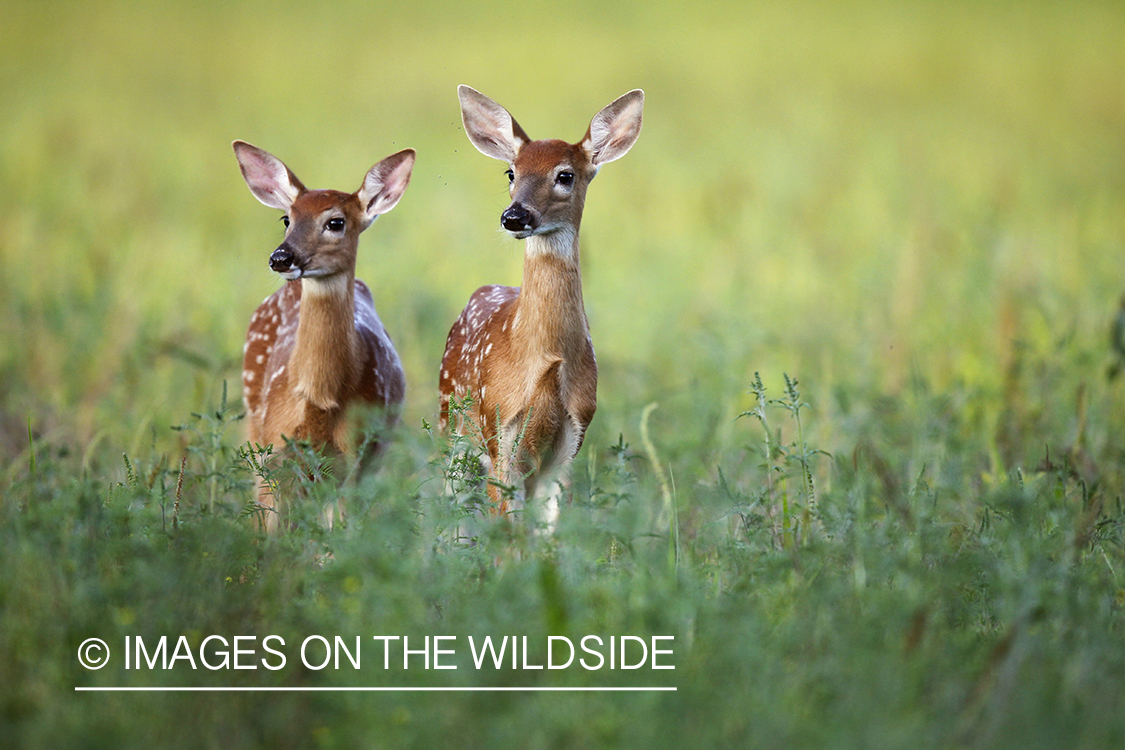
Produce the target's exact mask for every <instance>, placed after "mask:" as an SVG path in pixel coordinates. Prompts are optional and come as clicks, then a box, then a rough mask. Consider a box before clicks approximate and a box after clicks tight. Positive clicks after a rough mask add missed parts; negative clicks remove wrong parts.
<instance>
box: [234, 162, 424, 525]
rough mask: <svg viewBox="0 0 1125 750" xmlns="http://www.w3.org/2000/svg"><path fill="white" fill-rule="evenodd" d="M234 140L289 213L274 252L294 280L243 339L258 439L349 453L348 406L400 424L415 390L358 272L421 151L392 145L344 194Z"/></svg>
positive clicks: (249, 177)
mask: <svg viewBox="0 0 1125 750" xmlns="http://www.w3.org/2000/svg"><path fill="white" fill-rule="evenodd" d="M233 145H234V153H235V156H236V157H238V165H239V167H240V168H241V169H242V176H243V177H244V178H245V180H246V184H247V185H248V186H249V187H250V192H251V193H253V194H254V197H255V198H257V199H258V200H259V201H261V202H262V203H264V204H265V205H267V206H269V207H270V208H276V209H278V210H280V211H283V212H284V216H283V217H282V221H284V223H285V239H284V240H283V241H282V243H281V244H280V245H279V246H278V247H277V249H276V250H274V251H273V253H272V254H271V255H270V260H269V262H270V268H272V269H273V270H274V271H276V272H277V273H279V274H280V275H281V276H282V277H283V278H284V279H286V282H287V283H286V284H285V285H284V286H283V287H281V289H279V290H277V291H276V292H275V293H274V294H273V295H271V296H269V297H267V298H266V300H265V301H264V302H262V304H261V305H259V307H258V309H257V311H255V312H254V315H253V317H252V318H251V319H250V329H249V330H248V331H247V334H246V345H245V346H244V347H243V350H244V353H243V361H242V395H243V400H244V402H245V405H246V411H247V438H248V439H249V440H250V442H251V443H255V444H258V445H261V446H266V445H270V444H272V445H273V446H274V447H275V448H279V447H281V446H282V445H283V444H284V441H285V439H289V440H298V441H308V442H310V443H311V444H313V445H314V446H316V447H317V448H324V449H326V450H327V451H329V452H337V453H342V454H348V453H349V452H352V451H354V450H356V449H357V448H358V447H359V441H358V439H357V436H356V434H355V432H356V428H355V426H354V425H353V424H352V423H351V420H349V419H348V416H347V412H348V409H349V407H351V406H356V405H361V404H362V405H371V406H375V407H380V408H382V409H384V410H385V412H386V419H387V421H388V423H393V422H394V421H395V419H397V406H398V405H399V404H401V403H402V400H403V396H404V394H405V391H406V376H405V374H404V373H403V370H402V363H401V362H400V361H399V357H398V353H397V352H396V351H395V348H394V345H393V344H392V343H391V339H390V337H389V336H388V335H387V331H386V329H384V328H383V324H382V322H381V321H380V320H379V316H378V315H377V314H376V312H375V303H374V301H373V300H372V298H371V292H370V290H369V289H368V288H367V285H366V284H364V283H363V282H362V281H360V280H359V279H357V278H356V277H355V261H356V249H357V248H358V246H359V235H360V233H361V232H363V230H365V229H367V227H369V226H371V223H372V222H373V221H374V220H375V218H376V217H378V216H379V215H380V214H384V213H386V212H387V211H390V210H391V209H392V208H394V207H395V204H397V203H398V201H399V199H400V198H401V197H402V194H403V192H404V191H405V190H406V186H407V184H408V183H409V182H410V172H411V170H412V169H413V167H414V151H413V149H406V150H404V151H399V152H398V153H397V154H392V155H391V156H388V157H387V158H386V159H383V160H382V161H381V162H379V163H378V164H376V165H375V166H374V167H372V168H371V169H370V171H368V173H367V175H366V176H365V177H364V178H363V184H362V185H361V186H360V188H359V190H357V191H356V192H354V193H344V192H340V191H337V190H308V189H306V188H305V186H304V185H303V184H301V181H300V180H298V179H297V176H296V175H294V174H293V172H291V171H290V170H289V168H288V167H286V166H285V164H283V163H282V162H281V160H280V159H278V158H276V157H275V156H273V155H271V154H269V153H267V152H266V151H263V150H262V149H260V148H257V147H255V146H251V145H250V144H249V143H245V142H243V141H235V142H234V144H233ZM259 502H260V503H261V505H262V506H264V507H263V513H264V516H265V518H264V519H263V521H264V524H265V526H266V528H267V530H270V531H273V530H276V529H277V528H278V523H279V518H278V512H277V510H278V509H277V505H276V499H275V497H274V494H273V492H272V489H271V488H270V487H266V486H263V487H262V488H261V491H260V499H259ZM329 523H331V518H330V517H329Z"/></svg>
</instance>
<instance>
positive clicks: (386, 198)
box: [356, 148, 415, 221]
mask: <svg viewBox="0 0 1125 750" xmlns="http://www.w3.org/2000/svg"><path fill="white" fill-rule="evenodd" d="M414 157H415V152H414V149H412V148H408V149H404V150H402V151H399V152H398V153H397V154H391V155H390V156H388V157H387V158H386V159H383V161H381V162H379V163H378V164H376V165H375V166H373V167H372V168H371V169H370V170H369V171H368V172H367V175H366V176H365V177H364V178H363V186H362V187H361V188H360V189H359V192H358V193H356V195H357V196H358V197H359V201H360V203H361V204H363V211H364V213H366V214H367V218H368V220H369V221H374V220H375V217H377V216H379V215H380V214H385V213H387V212H388V211H390V210H391V209H392V208H394V207H395V205H396V204H397V203H398V201H399V198H401V197H402V194H403V193H405V192H406V186H407V185H409V184H410V173H411V171H412V170H413V169H414Z"/></svg>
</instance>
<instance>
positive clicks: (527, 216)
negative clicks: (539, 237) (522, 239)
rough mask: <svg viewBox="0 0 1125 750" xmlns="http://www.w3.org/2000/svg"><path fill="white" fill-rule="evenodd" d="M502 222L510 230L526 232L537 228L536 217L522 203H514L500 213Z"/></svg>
mask: <svg viewBox="0 0 1125 750" xmlns="http://www.w3.org/2000/svg"><path fill="white" fill-rule="evenodd" d="M500 224H501V225H502V226H503V227H504V228H505V229H507V230H508V231H509V232H526V231H527V230H529V229H534V228H535V226H534V224H535V217H534V216H533V215H532V213H531V212H530V211H528V210H527V209H526V208H524V206H523V204H522V203H513V204H512V205H510V206H508V207H507V208H506V209H504V213H502V214H500Z"/></svg>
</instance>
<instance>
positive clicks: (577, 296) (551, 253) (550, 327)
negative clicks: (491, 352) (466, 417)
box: [513, 232, 589, 360]
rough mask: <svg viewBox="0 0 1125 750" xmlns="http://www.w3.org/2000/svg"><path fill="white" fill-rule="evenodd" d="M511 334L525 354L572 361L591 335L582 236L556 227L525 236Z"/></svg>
mask: <svg viewBox="0 0 1125 750" xmlns="http://www.w3.org/2000/svg"><path fill="white" fill-rule="evenodd" d="M517 305H518V306H517V309H516V316H515V321H514V323H513V329H514V333H515V335H514V336H513V338H514V339H515V340H516V341H520V342H522V344H523V348H524V349H525V353H528V354H533V353H538V354H542V355H544V356H547V357H561V358H562V359H563V360H571V359H574V358H576V357H577V356H578V354H579V353H580V352H581V351H582V348H583V347H585V345H586V339H587V338H588V337H589V326H588V324H587V322H586V309H585V307H584V305H583V303H582V276H581V274H580V269H579V264H578V235H577V234H572V233H567V232H554V233H551V234H549V235H533V236H531V237H529V238H528V239H527V248H526V250H525V253H524V263H523V287H522V288H521V290H520V296H519V300H518V302H517Z"/></svg>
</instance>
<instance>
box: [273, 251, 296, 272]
mask: <svg viewBox="0 0 1125 750" xmlns="http://www.w3.org/2000/svg"><path fill="white" fill-rule="evenodd" d="M295 260H296V257H295V256H294V255H293V251H292V250H290V249H289V248H287V247H285V246H284V245H282V246H281V247H279V248H277V249H276V250H274V251H273V253H272V254H271V255H270V268H271V269H272V270H274V271H276V272H278V273H282V274H283V273H286V272H288V271H292V270H294V265H295V264H294V261H295Z"/></svg>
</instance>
